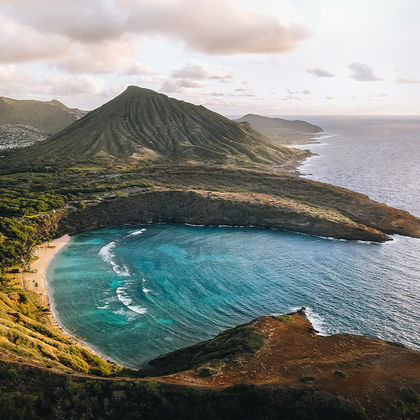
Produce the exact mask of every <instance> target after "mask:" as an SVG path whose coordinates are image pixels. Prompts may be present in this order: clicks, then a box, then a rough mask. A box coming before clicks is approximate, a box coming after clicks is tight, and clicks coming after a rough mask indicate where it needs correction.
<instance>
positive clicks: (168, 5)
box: [0, 0, 309, 61]
mask: <svg viewBox="0 0 420 420" xmlns="http://www.w3.org/2000/svg"><path fill="white" fill-rule="evenodd" d="M0 14H3V15H5V16H7V17H8V18H9V19H12V20H14V21H15V22H18V23H19V24H22V25H25V26H27V27H30V28H32V30H33V31H35V32H39V33H42V34H46V37H47V38H49V37H64V38H66V39H67V40H69V41H70V42H73V43H79V44H80V43H81V44H90V45H92V44H100V43H103V42H105V41H108V42H109V41H117V40H119V39H120V38H121V37H123V36H127V35H131V36H139V35H140V36H141V35H146V34H156V35H166V36H167V37H169V38H170V39H175V40H179V41H181V42H183V43H184V44H185V45H186V47H187V48H189V49H194V50H198V51H201V52H205V53H207V54H219V55H235V54H249V53H253V54H267V53H281V52H286V51H290V50H292V49H294V48H295V47H296V46H297V45H298V44H299V43H300V42H302V41H303V40H305V39H307V38H308V36H309V34H308V31H307V29H306V27H304V26H303V25H301V24H297V23H289V24H287V25H285V24H281V23H280V22H279V21H278V19H277V18H276V17H275V16H273V15H270V14H264V13H258V12H251V11H247V10H246V9H244V8H243V7H240V4H239V2H233V1H230V0H229V1H228V0H201V1H197V0H159V1H156V0H89V2H86V1H85V0H83V1H82V0H72V1H71V2H59V1H56V0H37V1H36V2H34V1H33V0H13V1H10V0H9V1H8V0H3V1H0ZM23 41H24V38H23V37H21V36H17V37H16V39H15V42H16V46H17V49H18V50H19V43H20V42H23ZM42 44H43V43H41V44H40V45H39V47H41V45H42ZM63 51H66V52H67V49H63ZM41 57H42V55H41ZM34 58H36V57H35V56H33V57H32V59H34ZM30 59H31V56H30V55H28V61H29V60H30Z"/></svg>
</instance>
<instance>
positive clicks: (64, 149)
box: [15, 86, 296, 165]
mask: <svg viewBox="0 0 420 420" xmlns="http://www.w3.org/2000/svg"><path fill="white" fill-rule="evenodd" d="M295 153H296V152H294V151H293V150H291V149H288V148H286V147H281V146H277V145H274V144H273V143H271V142H270V141H269V140H268V139H267V138H266V137H264V136H263V135H262V134H260V133H258V132H257V131H255V130H253V129H252V128H251V127H249V126H246V125H241V124H238V123H236V122H234V121H231V120H229V119H227V118H225V117H223V116H222V115H219V114H217V113H215V112H213V111H210V110H209V109H207V108H205V107H203V106H197V105H193V104H190V103H188V102H184V101H179V100H177V99H174V98H170V97H168V96H166V95H164V94H161V93H158V92H155V91H153V90H150V89H145V88H141V87H138V86H128V87H127V88H126V90H125V91H124V92H122V93H121V94H120V95H118V96H117V97H116V98H114V99H112V100H111V101H109V102H107V103H106V104H104V105H102V106H101V107H100V108H98V109H96V110H94V111H91V112H89V113H88V114H87V115H86V116H85V117H83V118H81V119H80V120H78V121H76V122H74V123H73V124H71V125H70V126H69V127H67V128H65V129H64V130H63V131H61V132H60V133H58V134H57V135H55V136H53V137H50V138H49V139H47V140H45V141H44V142H41V143H38V144H36V145H34V146H32V147H30V148H27V149H25V150H22V151H21V154H27V155H28V156H26V157H25V158H24V159H25V160H26V161H27V160H30V161H31V162H43V164H47V162H48V164H51V163H54V162H61V163H63V162H73V163H77V162H86V161H98V160H99V161H101V162H103V161H105V162H108V163H111V162H113V163H115V162H121V163H129V164H138V163H142V162H145V161H149V162H150V161H154V162H158V161H159V162H162V161H163V162H169V161H175V162H180V161H190V162H191V161H192V162H205V163H208V162H215V163H216V162H217V163H223V164H236V163H237V162H238V163H239V162H241V163H244V162H245V163H247V164H248V165H255V164H265V165H273V164H275V165H279V164H282V163H284V162H286V161H289V160H290V159H292V157H293V156H294V155H295ZM22 158H23V156H22ZM29 158H30V159H29ZM18 160H19V156H17V155H16V157H15V161H18Z"/></svg>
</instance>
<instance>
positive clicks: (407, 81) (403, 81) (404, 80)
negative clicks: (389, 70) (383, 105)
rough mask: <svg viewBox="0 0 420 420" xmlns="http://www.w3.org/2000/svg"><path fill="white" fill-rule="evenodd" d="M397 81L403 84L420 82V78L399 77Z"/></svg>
mask: <svg viewBox="0 0 420 420" xmlns="http://www.w3.org/2000/svg"><path fill="white" fill-rule="evenodd" d="M397 83H401V84H413V83H420V80H414V79H404V78H402V77H399V78H398V79H397Z"/></svg>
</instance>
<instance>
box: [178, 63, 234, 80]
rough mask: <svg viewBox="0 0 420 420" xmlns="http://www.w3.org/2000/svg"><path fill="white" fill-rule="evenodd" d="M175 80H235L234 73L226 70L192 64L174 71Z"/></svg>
mask: <svg viewBox="0 0 420 420" xmlns="http://www.w3.org/2000/svg"><path fill="white" fill-rule="evenodd" d="M172 77H174V78H180V79H182V78H189V79H195V80H203V79H214V80H232V79H234V78H235V75H234V73H233V72H228V71H226V70H217V69H213V68H212V66H211V65H206V66H204V65H202V64H198V63H190V64H187V65H185V66H184V67H182V68H177V69H174V70H173V71H172Z"/></svg>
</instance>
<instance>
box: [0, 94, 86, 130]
mask: <svg viewBox="0 0 420 420" xmlns="http://www.w3.org/2000/svg"><path fill="white" fill-rule="evenodd" d="M85 114H86V111H82V110H80V109H77V108H68V107H66V106H65V105H64V104H62V103H61V102H59V101H57V100H56V99H53V100H51V101H46V102H42V101H35V100H17V99H10V98H5V97H0V124H9V125H17V124H20V125H27V126H29V127H33V128H36V129H38V130H40V131H42V132H44V133H46V134H48V135H51V134H55V133H57V132H58V131H60V130H62V129H63V128H64V127H66V126H67V125H69V124H71V123H72V122H74V121H76V120H77V119H79V118H81V117H82V116H83V115H85Z"/></svg>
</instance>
